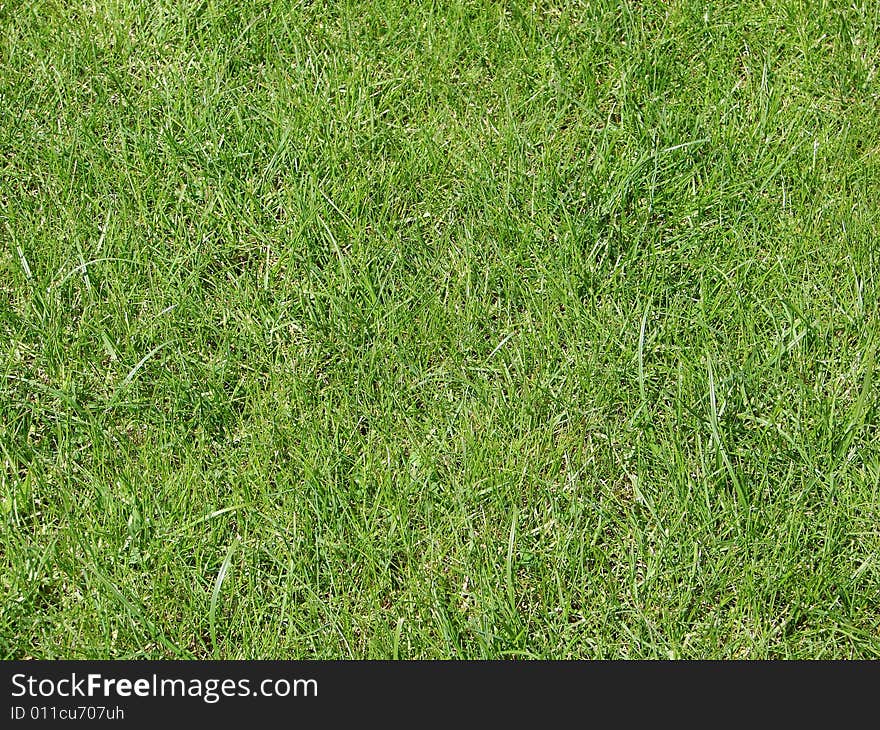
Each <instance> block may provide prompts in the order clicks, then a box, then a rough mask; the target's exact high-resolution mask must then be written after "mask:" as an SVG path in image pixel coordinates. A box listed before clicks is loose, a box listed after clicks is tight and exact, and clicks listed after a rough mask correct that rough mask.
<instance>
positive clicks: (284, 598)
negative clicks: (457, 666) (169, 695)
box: [0, 0, 880, 658]
mask: <svg viewBox="0 0 880 730" xmlns="http://www.w3.org/2000/svg"><path fill="white" fill-rule="evenodd" d="M878 72H880V3H877V2H873V1H869V0H851V1H849V2H843V1H840V2H831V1H826V2H818V0H817V1H816V2H807V1H806V0H802V1H797V0H787V1H782V0H780V1H775V0H774V1H771V0H766V1H765V2H754V3H739V2H675V1H671V2H660V1H659V0H649V1H645V2H636V1H635V0H631V1H630V2H610V1H605V2H536V3H518V2H489V1H488V0H485V1H474V2H454V1H452V0H450V1H449V2H433V3H414V2H413V3H410V2H405V1H404V0H382V1H380V2H363V3H355V2H326V3H323V2H314V3H308V2H296V1H295V0H263V1H254V2H245V1H244V0H205V1H202V2H199V1H198V0H193V1H191V2H190V1H188V0H177V1H170V0H166V1H165V2H162V1H159V0H106V1H104V0H102V1H100V2H66V1H65V2H62V1H61V0H0V108H2V112H0V240H2V247H0V257H2V258H0V290H2V295H0V370H2V378H0V450H2V453H0V458H2V464H3V468H2V470H0V482H2V489H0V518H2V534H0V590H2V597H3V600H2V602H0V653H2V656H5V657H30V656H32V657H61V656H63V657H107V656H109V657H143V656H148V657H279V658H280V657H401V658H410V657H507V656H511V657H850V656H856V657H871V656H878V655H880V554H878V551H880V522H878V520H880V435H878V428H877V425H878V417H880V410H878V405H880V402H878V401H880V399H878V386H877V380H878V379H880V373H878V372H877V371H878V368H880V353H878V352H877V346H878V343H880V331H878V274H880V252H878V225H880V218H878V215H880V205H878V201H880V78H878Z"/></svg>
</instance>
